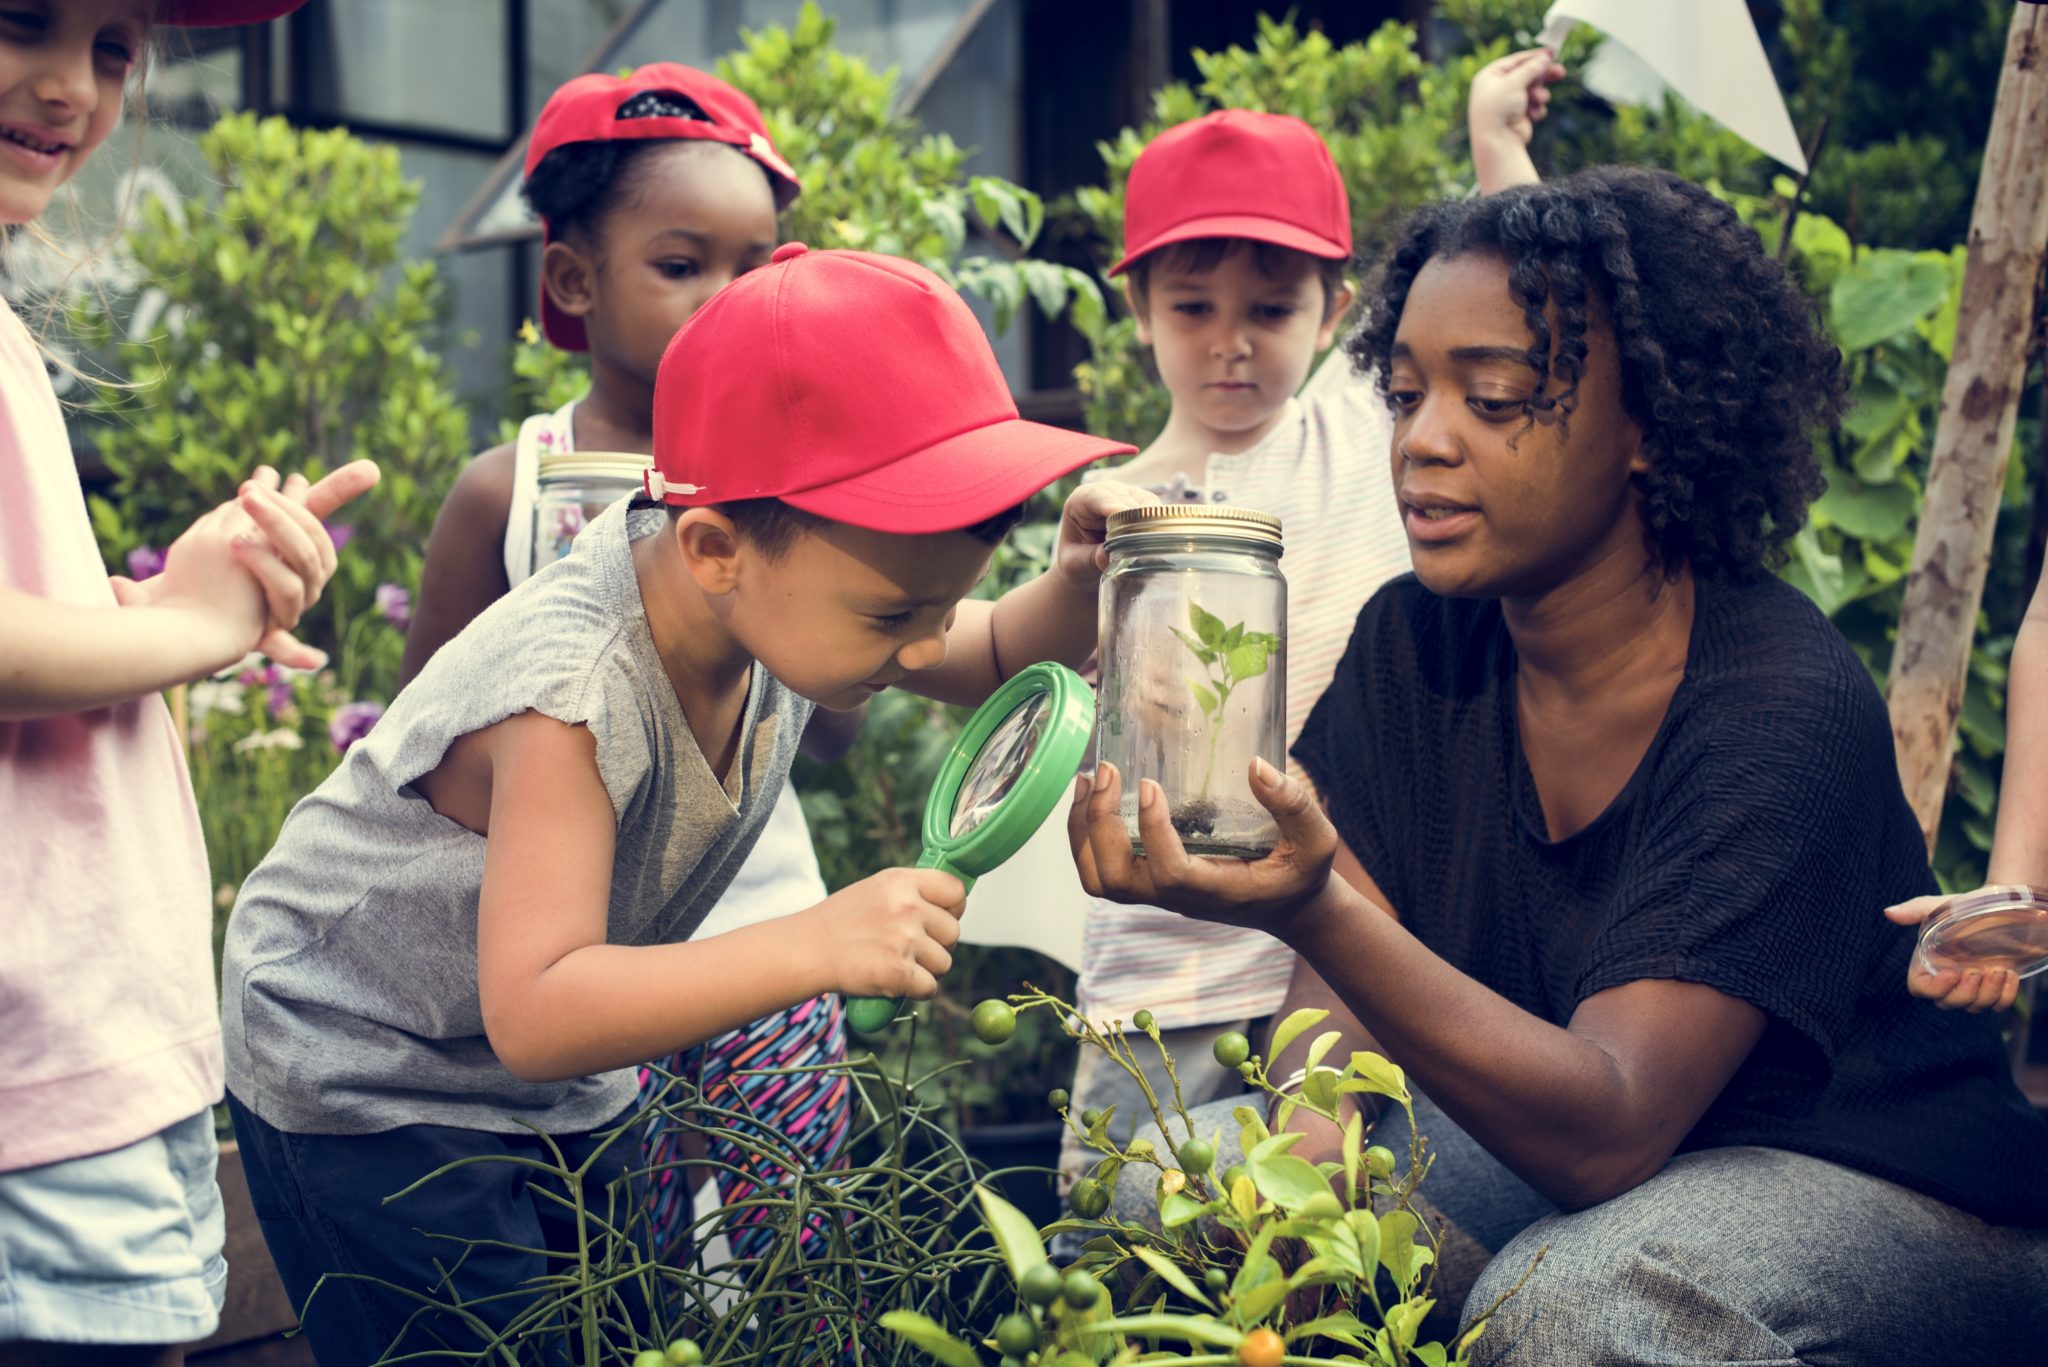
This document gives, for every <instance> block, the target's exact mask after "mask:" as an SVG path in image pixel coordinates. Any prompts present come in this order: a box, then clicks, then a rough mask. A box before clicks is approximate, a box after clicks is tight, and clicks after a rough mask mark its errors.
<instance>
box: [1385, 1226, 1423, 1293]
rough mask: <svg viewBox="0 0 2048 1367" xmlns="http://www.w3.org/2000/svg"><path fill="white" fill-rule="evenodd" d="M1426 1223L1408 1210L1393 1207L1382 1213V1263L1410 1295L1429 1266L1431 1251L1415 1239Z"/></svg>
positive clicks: (1403, 1291)
mask: <svg viewBox="0 0 2048 1367" xmlns="http://www.w3.org/2000/svg"><path fill="white" fill-rule="evenodd" d="M1421 1227H1422V1222H1421V1221H1420V1220H1418V1219H1416V1218H1415V1216H1414V1214H1413V1213H1412V1212H1409V1211H1405V1210H1390V1211H1388V1212H1387V1213H1386V1214H1385V1215H1382V1216H1380V1266H1381V1267H1384V1268H1386V1269H1387V1274H1388V1275H1389V1276H1391V1277H1392V1278H1393V1279H1394V1285H1396V1286H1398V1287H1400V1288H1401V1294H1402V1295H1403V1296H1406V1295H1407V1294H1408V1290H1409V1288H1410V1287H1412V1286H1414V1285H1415V1279H1416V1277H1417V1276H1419V1275H1420V1274H1421V1272H1422V1269H1423V1267H1424V1266H1426V1265H1427V1263H1428V1261H1429V1258H1428V1255H1429V1250H1428V1249H1426V1248H1424V1247H1422V1246H1421V1245H1419V1244H1417V1243H1416V1242H1415V1232H1416V1231H1417V1230H1419V1229H1420V1228H1421Z"/></svg>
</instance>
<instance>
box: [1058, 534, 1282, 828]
mask: <svg viewBox="0 0 2048 1367" xmlns="http://www.w3.org/2000/svg"><path fill="white" fill-rule="evenodd" d="M1107 543H1108V550H1109V568H1108V570H1107V571H1105V572H1104V574H1103V576H1102V590H1101V600H1100V610H1101V619H1100V624H1099V625H1100V628H1101V636H1100V641H1101V659H1100V668H1101V674H1100V685H1099V691H1100V703H1099V714H1100V717H1101V721H1100V724H1099V731H1098V734H1097V746H1098V754H1099V757H1100V758H1101V759H1105V760H1107V761H1109V762H1110V763H1111V764H1114V765H1115V766H1116V768H1117V771H1118V772H1119V773H1120V774H1122V775H1123V783H1124V787H1123V814H1124V824H1125V827H1126V828H1127V829H1128V830H1129V831H1130V834H1131V840H1132V842H1133V844H1135V845H1137V846H1138V848H1139V849H1140V850H1141V851H1142V850H1143V848H1144V846H1143V841H1142V840H1141V839H1140V836H1139V833H1138V784H1139V782H1140V781H1141V780H1144V779H1151V780H1152V781H1153V782H1155V783H1157V784H1158V785H1159V786H1160V788H1161V790H1162V791H1163V792H1164V793H1165V795H1166V803H1167V813H1168V815H1169V817H1170V818H1171V820H1172V822H1173V828H1174V830H1175V832H1176V833H1177V834H1178V835H1179V836H1180V839H1181V843H1182V844H1183V845H1184V846H1185V847H1186V848H1187V851H1188V852H1189V853H1190V854H1206V855H1225V856H1234V857H1236V858H1239V859H1257V858H1260V857H1262V856H1264V855H1265V854H1266V853H1268V852H1269V851H1270V850H1271V849H1272V848H1273V846H1274V845H1275V843H1277V841H1278V839H1279V830H1278V828H1277V827H1275V825H1274V824H1273V818H1272V817H1271V816H1270V815H1269V814H1268V813H1267V811H1266V809H1265V808H1264V807H1262V806H1260V805H1259V802H1258V799H1256V798H1255V797H1253V796H1252V791H1251V784H1250V766H1251V762H1252V760H1253V759H1254V758H1263V759H1265V760H1266V761H1267V762H1268V763H1269V764H1272V765H1273V766H1274V767H1275V768H1281V767H1284V766H1285V764H1286V762H1287V753H1286V750H1287V668H1286V664H1287V651H1286V641H1287V579H1286V577H1285V576H1284V575H1283V574H1281V572H1280V563H1279V562H1280V552H1281V539H1280V519H1278V518H1277V517H1273V516H1271V515H1270V514H1267V513H1260V512H1254V511H1252V510H1251V509H1248V508H1227V507H1207V506H1191V505H1173V504H1165V505H1154V506H1148V507H1144V508H1130V509H1126V510H1125V511H1123V512H1120V513H1116V514H1114V515H1112V516H1111V517H1110V519H1109V527H1108V532H1107Z"/></svg>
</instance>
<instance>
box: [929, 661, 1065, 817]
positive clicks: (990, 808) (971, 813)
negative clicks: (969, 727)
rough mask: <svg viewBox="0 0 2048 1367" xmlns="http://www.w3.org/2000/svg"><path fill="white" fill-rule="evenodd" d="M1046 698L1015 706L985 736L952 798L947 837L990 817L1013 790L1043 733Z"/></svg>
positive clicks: (1041, 695)
mask: <svg viewBox="0 0 2048 1367" xmlns="http://www.w3.org/2000/svg"><path fill="white" fill-rule="evenodd" d="M1049 698H1050V695H1049V694H1045V693H1035V694H1033V695H1032V696H1031V697H1029V698H1027V699H1025V700H1024V701H1023V702H1021V703H1018V704H1017V706H1016V708H1015V710H1013V711H1012V712H1011V713H1010V715H1009V716H1007V717H1005V718H1003V722H1002V725H1000V726H998V727H997V728H996V729H995V730H994V731H992V732H990V733H989V738H988V740H987V741H986V742H984V743H983V744H982V747H981V750H980V752H979V753H977V754H976V755H975V757H974V763H973V765H971V766H970V767H969V768H968V770H967V777H965V778H963V779H962V780H960V791H959V793H958V794H956V795H955V797H954V798H953V820H952V826H951V828H950V834H951V835H952V836H953V837H954V838H955V839H958V838H959V837H961V836H964V835H966V834H967V833H968V832H970V831H972V830H973V829H974V828H975V827H976V826H979V825H980V824H981V823H982V822H984V821H986V820H988V818H989V817H990V816H992V815H994V813H995V810H996V809H997V808H998V807H1000V806H1001V805H1002V803H1003V799H1004V798H1005V797H1007V796H1009V793H1010V789H1011V788H1013V787H1015V786H1016V783H1017V778H1018V775H1020V774H1022V773H1023V772H1024V770H1025V768H1026V766H1027V765H1029V764H1030V762H1031V756H1032V753H1033V752H1034V751H1036V750H1037V749H1038V738H1039V735H1040V733H1041V732H1042V731H1043V730H1044V729H1045V718H1046V709H1047V707H1048V706H1049Z"/></svg>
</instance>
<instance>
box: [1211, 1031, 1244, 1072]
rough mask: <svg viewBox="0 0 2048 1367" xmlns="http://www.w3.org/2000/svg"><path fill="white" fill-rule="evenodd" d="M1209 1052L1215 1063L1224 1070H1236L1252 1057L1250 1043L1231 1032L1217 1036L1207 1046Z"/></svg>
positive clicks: (1236, 1033)
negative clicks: (1212, 1042)
mask: <svg viewBox="0 0 2048 1367" xmlns="http://www.w3.org/2000/svg"><path fill="white" fill-rule="evenodd" d="M1209 1052H1210V1053H1212V1054H1214V1055H1215V1056H1216V1061H1217V1062H1218V1063H1220V1064H1222V1065H1223V1066H1224V1067H1225V1068H1236V1067H1240V1066H1241V1065H1242V1064H1243V1063H1244V1061H1245V1060H1246V1059H1248V1058H1250V1057H1251V1056H1252V1042H1251V1041H1250V1040H1248V1039H1246V1038H1245V1037H1244V1036H1243V1035H1241V1034H1239V1033H1238V1032H1237V1031H1235V1030H1232V1031H1230V1032H1229V1033H1228V1034H1224V1035H1218V1036H1217V1037H1216V1042H1215V1043H1214V1044H1212V1045H1210V1046H1209Z"/></svg>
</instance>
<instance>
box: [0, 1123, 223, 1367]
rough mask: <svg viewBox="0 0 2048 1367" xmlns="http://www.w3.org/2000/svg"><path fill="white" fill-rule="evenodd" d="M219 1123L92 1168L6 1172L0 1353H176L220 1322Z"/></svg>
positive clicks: (1, 1191) (163, 1135)
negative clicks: (16, 1348)
mask: <svg viewBox="0 0 2048 1367" xmlns="http://www.w3.org/2000/svg"><path fill="white" fill-rule="evenodd" d="M219 1157H220V1148H219V1145H218V1143H217V1142H216V1141H215V1139H214V1133H213V1113H212V1112H211V1111H201V1112H200V1113H199V1114H198V1115H195V1116H192V1117H191V1118H189V1119H186V1120H181V1121H179V1122H178V1123H177V1124H175V1125H172V1126H171V1127H170V1128H168V1129H166V1130H163V1131H160V1132H159V1133H157V1134H153V1135H151V1136H150V1137H149V1138H147V1139H144V1140H140V1141H139V1142H137V1143H134V1144H130V1145H128V1146H127V1147H126V1148H121V1149H115V1150H114V1151H113V1152H111V1153H97V1154H93V1155H92V1156H91V1157H89V1158H72V1159H67V1160H66V1161H64V1162H61V1163H49V1164H46V1165H44V1166H42V1167H39V1168H23V1169H21V1170H19V1171H17V1172H0V1343H9V1342H19V1341H26V1342H30V1343H94V1344H102V1343H103V1344H174V1343H190V1342H192V1341H193V1340H195V1339H203V1338H205V1337H206V1336H207V1335H208V1334H211V1333H212V1332H213V1331H214V1328H215V1327H216V1326H217V1325H218V1324H219V1323H220V1307H221V1298H222V1296H223V1295H224V1294H225V1293H226V1291H227V1280H228V1265H227V1263H226V1261H225V1260H224V1259H223V1258H222V1257H221V1245H222V1243H223V1242H224V1241H225V1239H226V1237H227V1221H226V1217H225V1216H224V1214H223V1213H222V1210H221V1203H220V1188H219V1186H218V1185H216V1183H215V1181H214V1168H215V1166H216V1164H217V1163H218V1161H219Z"/></svg>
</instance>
